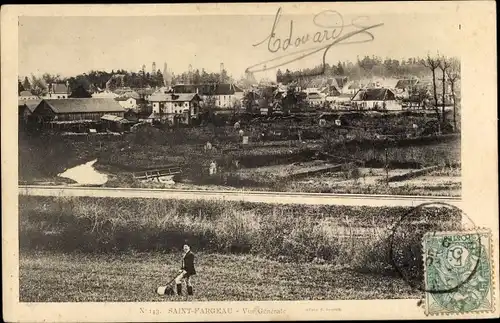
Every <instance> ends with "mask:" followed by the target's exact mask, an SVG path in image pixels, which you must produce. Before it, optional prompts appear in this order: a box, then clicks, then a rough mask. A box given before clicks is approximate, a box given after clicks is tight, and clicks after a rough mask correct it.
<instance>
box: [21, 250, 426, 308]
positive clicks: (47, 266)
mask: <svg viewBox="0 0 500 323" xmlns="http://www.w3.org/2000/svg"><path fill="white" fill-rule="evenodd" d="M179 258H180V254H172V253H170V254H163V253H159V252H149V253H134V254H132V253H128V254H107V255H95V254H81V253H58V252H46V251H45V252H26V251H23V252H21V256H20V271H19V272H20V279H19V283H20V287H19V290H20V299H19V300H20V301H21V302H104V301H110V302H130V301H141V302H154V301H183V300H187V298H186V296H182V297H178V296H159V295H157V294H156V288H157V287H158V286H160V285H163V284H165V281H168V280H170V279H169V278H170V277H171V276H172V275H174V274H175V273H176V271H177V269H178V268H179ZM197 271H198V275H197V276H196V277H195V278H194V286H195V287H194V288H195V295H194V296H193V297H190V298H189V300H190V301H192V300H194V301H244V300H247V301H250V300H251V301H257V300H322V299H328V300H337V299H395V298H419V297H421V295H420V292H418V291H415V290H412V289H411V288H410V287H409V286H408V285H407V284H406V283H405V281H404V280H403V279H401V278H400V277H397V276H387V275H379V274H366V273H364V274H362V273H357V272H355V271H352V270H349V269H347V268H345V267H343V266H332V265H322V264H312V263H308V264H297V263H288V264H287V263H280V262H276V261H272V260H267V259H262V258H259V257H257V256H253V255H221V254H210V253H197ZM184 292H185V288H184Z"/></svg>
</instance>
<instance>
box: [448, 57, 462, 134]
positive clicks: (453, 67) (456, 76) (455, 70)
mask: <svg viewBox="0 0 500 323" xmlns="http://www.w3.org/2000/svg"><path fill="white" fill-rule="evenodd" d="M449 63H450V66H449V68H448V69H447V70H446V76H447V77H448V82H449V83H450V87H451V96H452V98H453V129H454V130H455V131H456V130H457V96H456V93H455V89H456V84H457V82H459V81H460V62H459V61H458V60H457V59H450V61H449Z"/></svg>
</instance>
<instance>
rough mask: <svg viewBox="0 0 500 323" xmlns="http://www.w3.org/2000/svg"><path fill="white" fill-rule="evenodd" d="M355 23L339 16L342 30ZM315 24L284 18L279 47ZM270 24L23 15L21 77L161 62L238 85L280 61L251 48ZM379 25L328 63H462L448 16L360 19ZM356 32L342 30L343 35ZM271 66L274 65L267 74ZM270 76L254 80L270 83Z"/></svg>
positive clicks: (222, 18) (315, 59) (263, 20)
mask: <svg viewBox="0 0 500 323" xmlns="http://www.w3.org/2000/svg"><path fill="white" fill-rule="evenodd" d="M277 9H278V7H277ZM339 12H340V11H339ZM340 14H342V13H341V12H340ZM330 15H333V13H330ZM330 15H325V16H322V17H321V18H320V20H322V21H323V25H324V24H336V23H338V21H339V16H338V15H333V16H330ZM355 17H356V16H352V15H343V21H344V24H347V23H348V22H350V21H351V20H352V19H353V18H355ZM313 18H314V15H313V14H300V15H297V14H295V15H290V14H287V13H286V12H285V11H283V12H282V13H281V15H280V18H279V21H278V23H277V24H276V28H275V38H274V39H276V38H281V41H284V40H285V39H286V38H287V37H288V35H289V32H290V21H291V20H293V31H292V37H291V40H292V42H293V41H294V40H295V39H296V38H297V37H301V36H303V35H306V34H310V37H311V38H313V36H314V33H315V32H321V33H323V32H324V30H325V28H324V27H320V26H317V25H315V24H314V23H313ZM274 21H275V15H258V14H255V13H254V14H253V15H246V16H243V15H189V16H178V15H176V16H153V17H151V16H147V17H145V16H142V17H141V16H134V17H132V16H130V17H123V16H121V17H119V16H118V17H102V16H101V17H97V16H93V17H92V16H87V17H36V16H31V17H29V16H24V17H20V18H19V51H18V53H19V60H18V64H19V75H20V76H26V75H30V74H32V73H34V74H41V73H45V72H48V73H51V74H60V75H62V76H65V77H69V76H73V75H76V74H79V73H84V72H88V71H90V70H106V71H111V70H112V69H114V70H117V69H126V70H131V71H138V70H139V69H140V68H141V66H142V65H143V64H145V65H146V71H150V70H151V65H152V62H156V67H157V69H161V70H162V71H163V65H164V63H165V62H166V63H167V65H168V69H169V70H171V71H173V72H174V73H182V72H184V71H187V70H188V66H189V65H190V64H191V65H192V67H193V69H196V68H198V69H200V70H201V69H202V68H204V69H205V70H206V71H208V72H218V71H219V69H220V63H224V67H225V69H226V70H227V71H228V73H229V74H230V75H232V76H233V77H234V78H236V79H238V78H240V77H241V76H242V75H244V72H245V70H246V68H248V67H250V66H252V65H254V64H257V63H259V62H262V61H266V60H270V59H273V58H276V57H278V56H280V55H282V54H283V53H281V54H280V53H279V52H278V53H272V52H270V51H269V50H268V43H267V42H264V43H262V44H261V45H259V46H253V45H254V44H257V43H260V42H262V41H264V40H265V39H266V37H268V36H269V35H270V33H271V30H272V27H273V23H274ZM378 23H383V25H382V26H380V27H377V28H374V29H372V31H371V33H372V34H373V37H374V40H373V41H371V42H366V43H359V44H350V45H341V46H334V47H332V48H331V49H330V50H329V51H328V53H327V54H326V56H325V61H326V62H327V63H330V64H336V63H337V62H338V61H339V60H340V61H346V60H350V61H352V62H355V61H356V59H357V57H358V56H359V57H361V58H362V57H363V56H364V55H369V56H371V55H377V56H380V57H382V58H385V57H391V58H397V59H402V58H408V57H416V56H420V57H424V56H426V55H427V53H430V54H435V53H437V52H439V53H441V54H443V55H447V56H456V57H460V48H459V44H460V43H461V42H463V40H462V39H461V38H460V36H461V35H460V26H459V21H458V18H457V19H454V17H453V15H450V14H449V13H447V12H444V11H442V12H440V11H439V10H437V11H432V12H431V11H430V12H429V13H425V14H423V13H418V14H417V13H413V14H412V13H406V12H402V13H398V14H373V15H370V16H369V17H367V18H366V19H365V20H363V24H366V25H368V24H369V25H373V24H378ZM355 29H356V27H353V26H347V27H344V29H343V31H342V34H341V35H344V34H346V33H347V32H349V31H352V30H355ZM327 30H328V32H332V29H327ZM337 32H339V31H338V30H337ZM358 36H359V35H358ZM358 36H355V37H358ZM352 39H355V38H352ZM323 44H325V43H323ZM312 45H314V46H318V44H315V43H312V42H309V43H306V44H302V45H301V46H299V47H296V48H292V47H293V46H290V48H288V49H287V51H286V52H287V53H288V52H291V51H294V50H300V49H307V48H311V47H314V46H312ZM323 52H324V51H320V52H318V53H316V54H314V55H311V56H308V57H306V58H303V59H300V60H297V61H295V62H293V63H290V64H288V65H286V66H282V67H280V68H281V69H282V70H285V69H286V68H289V69H290V70H294V69H298V68H305V67H314V66H316V65H318V64H320V63H321V62H322V55H323ZM269 65H272V63H270V62H269V63H267V64H266V67H269ZM261 67H262V65H261ZM275 73H276V69H273V70H268V71H265V72H258V73H255V76H256V77H257V79H260V78H263V77H271V78H272V76H273V75H275Z"/></svg>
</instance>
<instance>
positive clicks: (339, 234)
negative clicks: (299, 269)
mask: <svg viewBox="0 0 500 323" xmlns="http://www.w3.org/2000/svg"><path fill="white" fill-rule="evenodd" d="M19 205H20V220H19V243H20V248H21V250H28V251H29V250H48V251H61V252H87V253H108V252H128V251H131V250H135V251H138V252H150V251H154V252H157V251H177V250H178V248H180V246H182V244H184V243H189V244H190V245H192V247H193V248H194V249H195V250H197V251H203V252H209V253H226V254H253V255H258V256H261V257H267V258H269V259H274V260H278V261H282V262H311V261H320V262H325V263H330V264H332V265H343V266H349V267H350V268H353V269H356V270H360V271H371V272H374V271H377V272H386V271H391V270H392V269H391V268H392V262H391V259H390V257H389V241H388V236H389V234H390V232H391V231H390V230H391V228H392V226H393V225H394V223H396V222H397V221H398V220H399V219H400V218H401V217H402V216H404V215H405V214H406V213H407V212H408V211H409V210H410V209H409V208H401V207H397V208H391V207H348V206H323V205H319V206H316V205H280V204H275V205H273V204H261V203H248V202H229V201H205V200H199V201H190V200H157V199H135V198H134V199H128V198H80V197H71V198H54V197H37V196H20V200H19ZM423 212H425V213H423V214H421V216H422V217H423V218H424V219H425V222H422V221H421V219H420V218H419V219H416V220H415V221H416V222H415V226H416V228H417V227H418V226H419V225H421V224H422V223H423V224H425V225H426V226H427V227H426V230H430V229H431V228H433V227H434V228H437V227H440V228H441V229H442V226H443V225H444V227H445V228H452V227H453V225H454V223H460V222H459V221H457V219H458V217H459V214H457V213H456V212H454V211H451V210H449V209H446V208H428V209H425V211H423ZM415 243H416V245H417V247H418V248H420V241H415Z"/></svg>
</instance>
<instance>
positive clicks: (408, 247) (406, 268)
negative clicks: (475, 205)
mask: <svg viewBox="0 0 500 323" xmlns="http://www.w3.org/2000/svg"><path fill="white" fill-rule="evenodd" d="M475 228H476V227H475V225H474V223H473V221H472V220H471V219H470V218H469V217H468V216H467V215H466V214H465V213H464V212H463V211H462V210H461V209H459V208H458V207H456V206H453V205H450V204H447V203H441V202H432V203H424V204H421V205H419V206H417V207H414V208H412V209H411V210H410V211H409V212H407V213H405V214H403V215H402V217H401V218H400V219H399V220H398V221H397V222H396V223H395V224H394V226H393V228H392V231H391V234H390V237H389V248H390V251H389V252H390V258H391V261H392V264H393V266H394V268H395V269H396V271H398V272H399V274H400V275H401V276H402V278H403V279H404V280H405V281H406V282H407V283H408V284H409V285H410V286H411V287H412V288H416V289H418V290H420V291H422V292H426V293H432V294H446V293H453V292H456V291H457V290H458V289H459V288H460V287H462V286H464V284H466V283H467V282H469V281H470V280H471V278H472V277H473V276H474V274H475V273H476V271H477V270H478V269H479V268H481V264H482V261H481V259H482V258H483V257H482V255H481V252H482V248H481V242H480V236H479V235H478V234H477V233H474V232H473V231H469V230H473V229H475ZM442 232H457V233H461V234H457V235H456V237H455V236H454V235H449V234H447V235H442V234H441V233H442ZM465 232H470V233H468V234H466V233H465ZM424 236H425V239H424ZM424 249H425V250H424ZM425 269H427V272H425Z"/></svg>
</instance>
